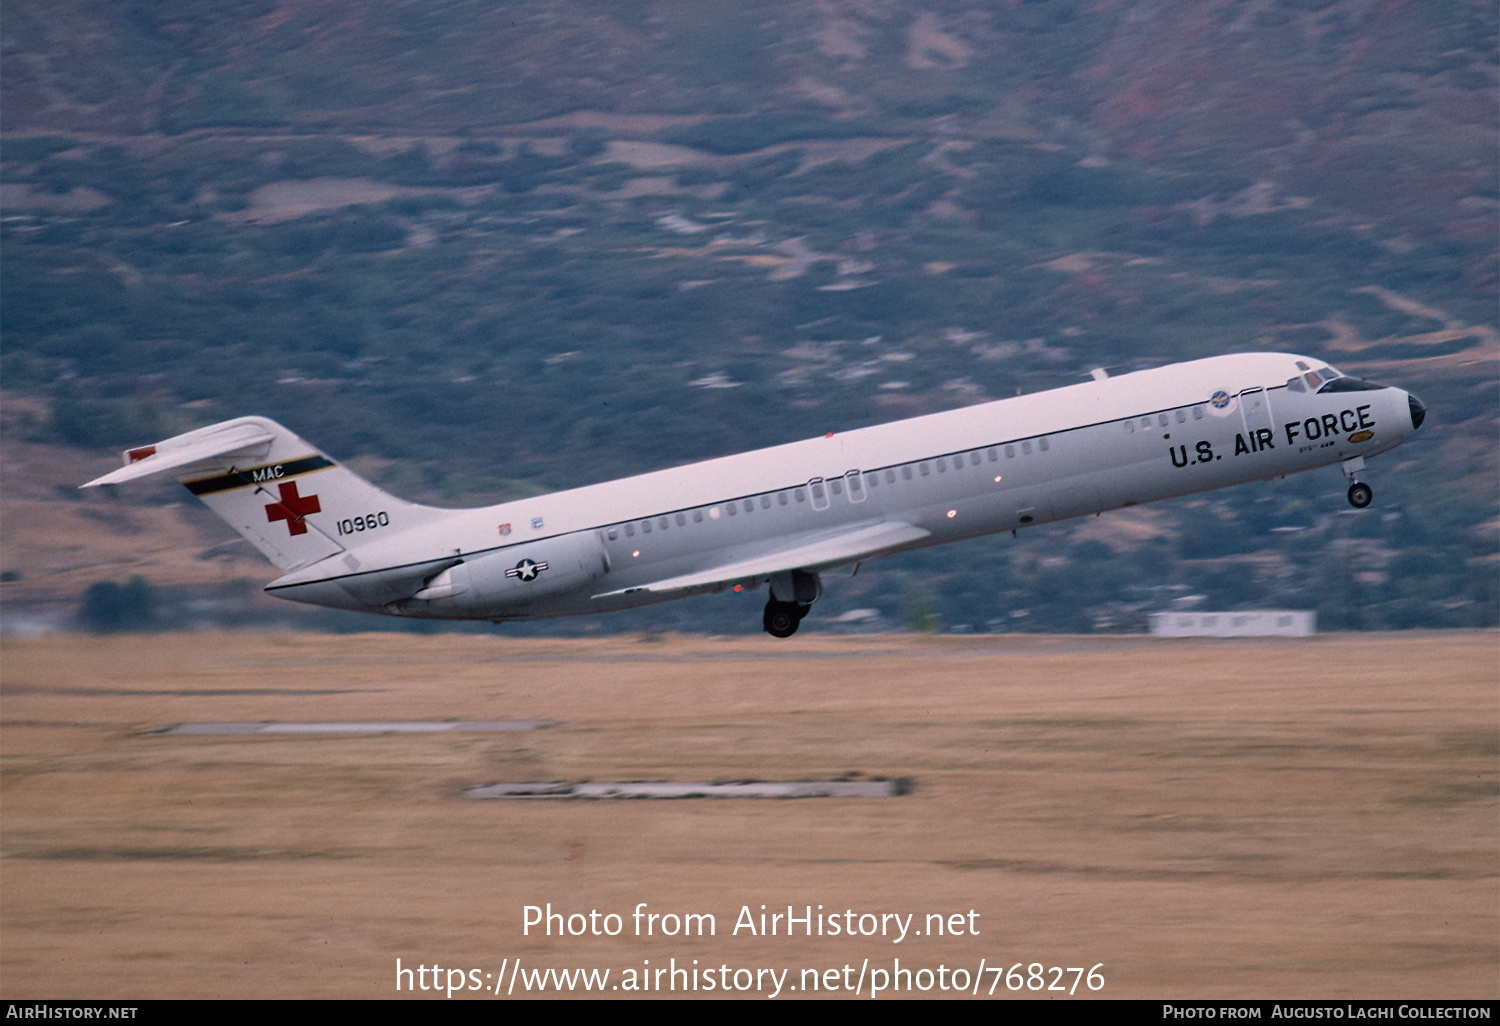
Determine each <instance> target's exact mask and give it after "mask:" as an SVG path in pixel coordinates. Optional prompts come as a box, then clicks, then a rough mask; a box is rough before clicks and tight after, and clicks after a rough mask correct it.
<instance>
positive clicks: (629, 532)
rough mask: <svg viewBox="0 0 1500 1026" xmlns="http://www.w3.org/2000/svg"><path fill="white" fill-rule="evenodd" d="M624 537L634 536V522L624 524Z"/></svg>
mask: <svg viewBox="0 0 1500 1026" xmlns="http://www.w3.org/2000/svg"><path fill="white" fill-rule="evenodd" d="M625 537H627V538H634V537H635V525H634V524H626V525H625Z"/></svg>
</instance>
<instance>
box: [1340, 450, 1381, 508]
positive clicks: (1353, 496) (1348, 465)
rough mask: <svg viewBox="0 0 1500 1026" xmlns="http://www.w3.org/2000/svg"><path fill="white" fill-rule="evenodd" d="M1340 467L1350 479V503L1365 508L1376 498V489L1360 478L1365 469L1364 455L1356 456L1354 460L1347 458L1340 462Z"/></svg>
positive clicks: (1355, 506)
mask: <svg viewBox="0 0 1500 1026" xmlns="http://www.w3.org/2000/svg"><path fill="white" fill-rule="evenodd" d="M1339 469H1340V470H1342V471H1343V472H1344V476H1345V477H1347V478H1348V479H1349V505H1351V506H1353V507H1354V508H1355V509H1364V508H1365V507H1366V506H1368V505H1369V504H1370V500H1372V499H1374V498H1375V492H1374V490H1373V489H1371V488H1370V486H1369V485H1367V484H1365V483H1364V482H1363V481H1361V480H1360V479H1359V472H1360V471H1361V470H1363V469H1365V460H1364V457H1363V456H1356V457H1354V458H1353V459H1352V460H1345V461H1344V462H1343V463H1341V464H1339Z"/></svg>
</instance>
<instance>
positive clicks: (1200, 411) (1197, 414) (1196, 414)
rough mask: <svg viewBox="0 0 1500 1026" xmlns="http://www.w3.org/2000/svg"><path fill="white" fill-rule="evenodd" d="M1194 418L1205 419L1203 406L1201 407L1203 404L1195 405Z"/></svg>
mask: <svg viewBox="0 0 1500 1026" xmlns="http://www.w3.org/2000/svg"><path fill="white" fill-rule="evenodd" d="M1193 419H1194V420H1202V419H1203V407H1201V406H1194V407H1193Z"/></svg>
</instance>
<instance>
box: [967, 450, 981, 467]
mask: <svg viewBox="0 0 1500 1026" xmlns="http://www.w3.org/2000/svg"><path fill="white" fill-rule="evenodd" d="M969 466H971V467H977V466H979V450H978V449H975V450H974V451H973V452H971V453H969Z"/></svg>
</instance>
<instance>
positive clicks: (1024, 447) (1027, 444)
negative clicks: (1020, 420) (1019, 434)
mask: <svg viewBox="0 0 1500 1026" xmlns="http://www.w3.org/2000/svg"><path fill="white" fill-rule="evenodd" d="M1021 453H1022V455H1025V456H1030V455H1031V440H1030V439H1027V440H1026V441H1024V442H1022V443H1021Z"/></svg>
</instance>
